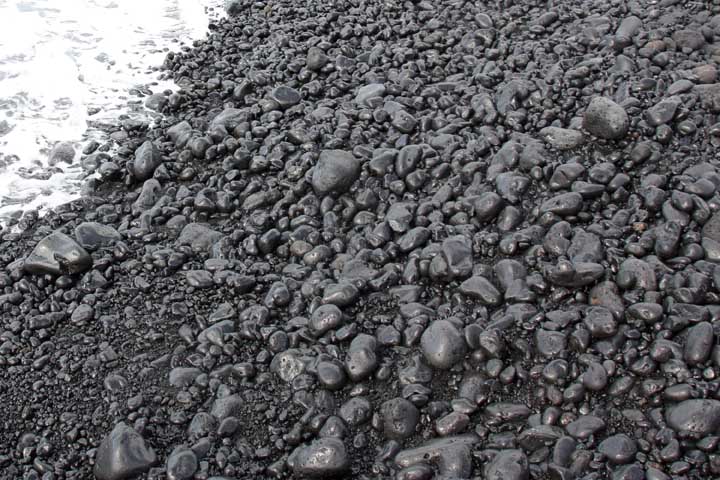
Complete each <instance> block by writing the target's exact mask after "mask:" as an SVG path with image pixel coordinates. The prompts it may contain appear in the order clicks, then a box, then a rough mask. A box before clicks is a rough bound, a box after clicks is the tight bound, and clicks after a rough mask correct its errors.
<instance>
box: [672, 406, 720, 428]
mask: <svg viewBox="0 0 720 480" xmlns="http://www.w3.org/2000/svg"><path fill="white" fill-rule="evenodd" d="M666 420H667V424H668V426H669V427H670V428H672V429H673V430H675V431H677V432H683V433H689V434H691V435H696V436H698V437H704V436H706V435H716V434H717V433H720V401H718V400H705V399H693V400H685V401H684V402H680V403H678V404H677V405H675V406H674V407H670V408H669V409H668V410H667V413H666Z"/></svg>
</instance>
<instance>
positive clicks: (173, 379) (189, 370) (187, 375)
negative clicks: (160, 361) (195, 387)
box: [168, 367, 202, 388]
mask: <svg viewBox="0 0 720 480" xmlns="http://www.w3.org/2000/svg"><path fill="white" fill-rule="evenodd" d="M201 373H202V370H200V369H199V368H195V367H175V368H173V369H172V370H170V375H169V379H168V381H169V383H170V385H172V386H173V387H177V388H183V387H189V386H190V385H192V384H193V383H194V382H195V379H196V378H197V377H198V376H199V375H200V374H201Z"/></svg>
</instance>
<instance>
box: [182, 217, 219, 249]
mask: <svg viewBox="0 0 720 480" xmlns="http://www.w3.org/2000/svg"><path fill="white" fill-rule="evenodd" d="M222 237H223V235H222V233H220V232H216V231H215V230H213V229H211V228H210V227H208V226H206V225H203V224H200V223H188V224H187V225H185V227H183V229H182V231H181V232H180V236H179V237H178V239H177V244H178V245H190V247H191V248H192V249H193V251H195V252H207V251H208V250H210V248H211V247H212V246H213V245H214V244H215V243H217V242H218V241H219V240H220V239H221V238H222Z"/></svg>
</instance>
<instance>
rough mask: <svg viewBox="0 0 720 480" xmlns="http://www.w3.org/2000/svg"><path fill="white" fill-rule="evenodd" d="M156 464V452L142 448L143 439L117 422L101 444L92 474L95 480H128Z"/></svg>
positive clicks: (144, 446) (123, 424) (143, 445)
mask: <svg viewBox="0 0 720 480" xmlns="http://www.w3.org/2000/svg"><path fill="white" fill-rule="evenodd" d="M156 463H157V457H156V456H155V452H154V451H153V449H152V448H150V447H147V446H146V445H145V440H143V438H142V436H141V435H140V434H139V433H137V432H136V431H135V430H133V429H132V428H131V427H129V426H127V425H126V424H125V423H123V422H120V423H118V424H117V425H115V428H113V429H112V431H111V432H110V433H109V434H108V436H106V437H105V438H104V439H103V441H102V442H101V443H100V446H99V447H98V449H97V453H96V455H95V467H94V469H93V473H94V474H95V478H97V479H98V480H128V479H132V478H135V477H136V476H138V475H140V474H142V473H145V472H147V471H148V470H150V468H151V467H152V466H153V465H155V464H156Z"/></svg>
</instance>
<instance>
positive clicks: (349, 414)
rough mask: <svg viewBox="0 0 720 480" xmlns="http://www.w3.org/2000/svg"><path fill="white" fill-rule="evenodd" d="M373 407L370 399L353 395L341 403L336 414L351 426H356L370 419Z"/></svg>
mask: <svg viewBox="0 0 720 480" xmlns="http://www.w3.org/2000/svg"><path fill="white" fill-rule="evenodd" d="M372 412H373V408H372V404H371V403H370V400H368V399H367V398H365V397H353V398H351V399H350V400H348V401H347V402H345V403H343V404H342V406H341V407H340V410H339V411H338V416H339V417H340V418H342V419H343V421H344V422H345V423H346V424H348V425H349V426H351V427H357V426H359V425H363V424H365V423H367V422H369V421H370V417H371V416H372Z"/></svg>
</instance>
